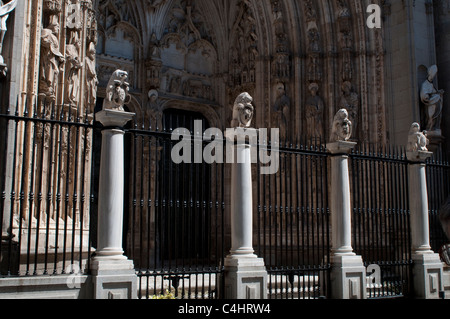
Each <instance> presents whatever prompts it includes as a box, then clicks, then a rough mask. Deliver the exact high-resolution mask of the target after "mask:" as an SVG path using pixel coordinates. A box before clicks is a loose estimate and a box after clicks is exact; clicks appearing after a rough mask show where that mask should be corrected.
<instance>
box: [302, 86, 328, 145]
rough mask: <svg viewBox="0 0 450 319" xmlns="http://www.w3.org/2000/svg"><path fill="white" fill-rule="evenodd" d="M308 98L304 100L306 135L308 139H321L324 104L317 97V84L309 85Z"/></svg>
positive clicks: (322, 134)
mask: <svg viewBox="0 0 450 319" xmlns="http://www.w3.org/2000/svg"><path fill="white" fill-rule="evenodd" d="M308 89H309V92H310V96H309V97H308V99H307V100H306V134H307V136H308V137H316V138H318V137H322V136H324V131H323V127H324V125H323V112H324V102H323V100H322V98H321V97H320V96H319V95H318V91H319V84H317V83H311V84H310V85H309V87H308Z"/></svg>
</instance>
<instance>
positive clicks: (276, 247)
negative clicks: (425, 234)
mask: <svg viewBox="0 0 450 319" xmlns="http://www.w3.org/2000/svg"><path fill="white" fill-rule="evenodd" d="M3 113H4V114H1V115H0V122H1V123H0V124H1V128H2V130H1V132H0V133H1V134H0V139H1V140H0V144H1V145H0V146H1V147H2V148H3V149H4V150H5V151H4V153H3V155H2V157H1V158H0V165H1V167H0V168H1V177H2V178H1V180H0V186H1V187H2V189H1V191H2V195H1V198H0V226H1V229H2V244H1V247H0V253H1V260H0V266H1V267H0V275H1V276H31V275H45V274H64V273H72V272H79V271H81V272H84V273H88V272H89V261H90V258H91V255H92V254H93V252H94V251H95V237H96V231H95V228H96V227H95V226H96V209H97V208H96V205H97V199H96V192H97V189H96V187H97V184H98V181H97V178H96V176H97V174H96V173H97V171H98V164H99V163H98V161H97V160H98V159H99V156H98V155H99V153H97V155H96V153H95V152H94V151H95V150H97V151H99V150H100V148H99V145H100V144H99V141H100V139H99V132H100V131H99V130H97V129H96V128H95V127H94V124H93V123H94V118H93V116H92V114H86V113H82V112H79V110H77V109H73V108H68V107H63V106H59V105H55V104H53V103H51V104H49V103H28V104H27V105H26V106H25V107H24V108H23V109H22V110H20V109H17V110H14V111H13V112H12V113H11V112H10V110H5V112H3ZM193 119H201V120H202V127H203V128H204V129H207V128H208V123H207V121H206V120H205V119H204V118H203V117H202V116H201V115H198V114H192V113H188V112H175V113H170V112H168V113H167V114H165V116H164V117H163V118H162V119H161V120H160V121H159V123H158V125H154V126H153V128H152V127H151V126H150V127H148V126H147V127H145V126H142V124H135V125H133V126H130V127H129V128H127V129H126V143H125V145H126V152H125V154H126V155H125V156H126V162H127V165H126V177H127V181H126V187H125V191H126V203H125V205H124V206H125V217H126V218H125V223H124V245H125V250H126V255H127V256H128V257H129V258H130V259H132V260H133V261H134V264H135V267H136V273H137V275H138V278H139V293H138V295H139V297H140V298H152V297H153V296H157V295H161V294H163V295H164V294H167V293H171V294H173V296H174V297H176V298H220V297H221V296H223V273H224V268H223V261H224V257H225V255H226V253H227V251H228V249H229V241H230V238H229V236H230V234H229V221H228V219H227V218H228V217H227V216H229V212H228V210H229V201H230V198H229V191H230V190H229V185H230V174H229V173H230V170H231V167H230V166H229V165H226V164H220V163H214V164H207V163H205V162H204V161H201V162H198V163H195V160H194V158H193V163H192V164H184V163H183V164H175V163H174V162H173V161H172V158H171V152H172V150H173V146H174V144H175V143H177V142H178V141H172V139H171V132H172V131H173V129H175V128H178V127H186V128H187V129H188V130H190V131H191V132H192V133H194V132H193V126H192V123H193ZM192 135H194V134H192ZM196 143H197V141H195V140H192V145H191V147H192V154H193V155H192V156H194V153H195V151H196V148H198V144H196ZM205 143H206V142H200V149H202V150H203V148H204V147H205ZM224 144H225V143H224ZM323 145H324V143H323V142H322V141H318V140H310V141H304V142H302V143H299V144H283V145H281V147H280V149H279V159H280V167H279V170H278V172H277V174H274V175H261V174H260V172H261V168H262V166H261V165H260V164H259V163H258V164H256V165H254V166H253V179H254V199H255V200H254V203H255V209H254V244H255V251H256V253H257V254H258V255H259V256H260V257H263V258H264V260H265V263H266V267H267V270H268V275H269V277H268V295H269V297H270V298H304V299H309V298H311V299H312V298H314V299H317V298H327V297H329V296H330V294H329V292H330V287H329V284H330V270H331V265H330V248H331V247H330V246H331V243H330V239H331V234H330V232H331V227H330V213H331V212H330V211H329V202H328V198H329V194H330V192H331V191H332V190H331V189H329V180H328V178H329V166H328V165H329V161H328V159H329V155H328V153H327V151H326V149H325V148H324V146H323ZM258 147H259V148H260V149H261V148H267V149H268V151H270V150H271V148H270V146H262V145H259V146H258ZM224 153H225V150H224ZM407 166H408V161H407V160H406V157H405V152H404V150H401V149H396V148H375V147H372V146H365V145H362V146H360V147H359V148H358V149H357V150H355V151H354V152H353V153H352V154H351V155H350V182H351V199H352V207H353V216H352V220H353V229H352V231H353V247H354V249H355V252H356V253H357V254H359V255H362V257H363V260H364V262H365V265H366V267H368V273H367V278H368V280H367V288H368V292H369V298H385V297H404V296H409V295H410V294H411V291H412V286H411V282H412V280H411V278H412V277H411V276H412V274H411V271H412V260H411V246H410V242H411V238H410V236H411V233H410V228H409V219H410V216H409V207H408V202H409V201H408V196H409V195H408V174H407ZM449 174H450V165H449V163H448V161H447V160H446V159H445V158H444V156H443V155H441V153H437V154H436V155H435V156H434V157H433V158H432V159H431V160H429V161H428V162H427V184H428V197H429V207H430V235H431V245H432V248H433V250H434V251H436V252H437V251H438V250H439V248H440V247H441V246H442V245H443V244H445V243H447V242H448V239H447V238H446V237H445V235H444V233H443V231H442V227H441V225H440V222H439V218H438V215H439V209H440V207H441V205H442V204H443V203H444V202H445V200H446V198H447V196H448V195H449V192H450V182H449V177H450V175H449ZM377 267H378V268H377ZM377 269H379V271H378V272H377ZM372 271H375V272H376V273H372Z"/></svg>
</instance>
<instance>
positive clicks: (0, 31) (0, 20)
mask: <svg viewBox="0 0 450 319" xmlns="http://www.w3.org/2000/svg"><path fill="white" fill-rule="evenodd" d="M0 4H1V6H0V73H1V74H2V75H3V76H6V72H7V68H6V65H5V64H4V63H5V60H4V58H3V56H2V54H3V40H4V39H5V34H6V31H7V27H6V21H7V20H8V17H9V14H10V13H11V12H12V11H13V10H14V9H15V8H16V6H17V0H11V1H10V2H8V3H6V4H3V1H0Z"/></svg>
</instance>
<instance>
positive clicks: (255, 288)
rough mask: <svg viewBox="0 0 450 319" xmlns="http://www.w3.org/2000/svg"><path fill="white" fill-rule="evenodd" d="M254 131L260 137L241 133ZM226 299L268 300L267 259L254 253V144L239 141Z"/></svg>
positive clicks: (233, 175) (233, 177) (233, 180)
mask: <svg viewBox="0 0 450 319" xmlns="http://www.w3.org/2000/svg"><path fill="white" fill-rule="evenodd" d="M251 131H253V134H257V133H256V132H255V131H256V130H254V129H245V130H242V132H240V133H244V134H246V132H247V133H248V132H251ZM234 137H235V136H233V137H227V143H235V138H234ZM240 140H241V141H240ZM227 155H229V154H227ZM225 298H226V299H266V298H267V271H266V268H265V265H264V260H263V259H262V258H258V257H257V256H256V255H255V254H254V250H253V195H252V162H251V145H249V144H248V143H246V142H245V139H239V138H237V142H236V144H235V146H234V162H233V163H232V173H231V250H230V254H229V255H228V256H227V258H226V259H225Z"/></svg>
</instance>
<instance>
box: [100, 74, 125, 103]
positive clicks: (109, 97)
mask: <svg viewBox="0 0 450 319" xmlns="http://www.w3.org/2000/svg"><path fill="white" fill-rule="evenodd" d="M127 79H128V72H126V71H122V70H116V71H114V73H113V74H112V76H111V78H110V79H109V82H108V85H107V86H106V98H105V100H104V101H103V109H104V110H116V111H122V112H123V111H124V108H123V106H124V105H125V104H128V103H129V102H130V97H129V96H128V91H129V90H130V88H129V86H130V85H129V83H128V82H126V80H127Z"/></svg>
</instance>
